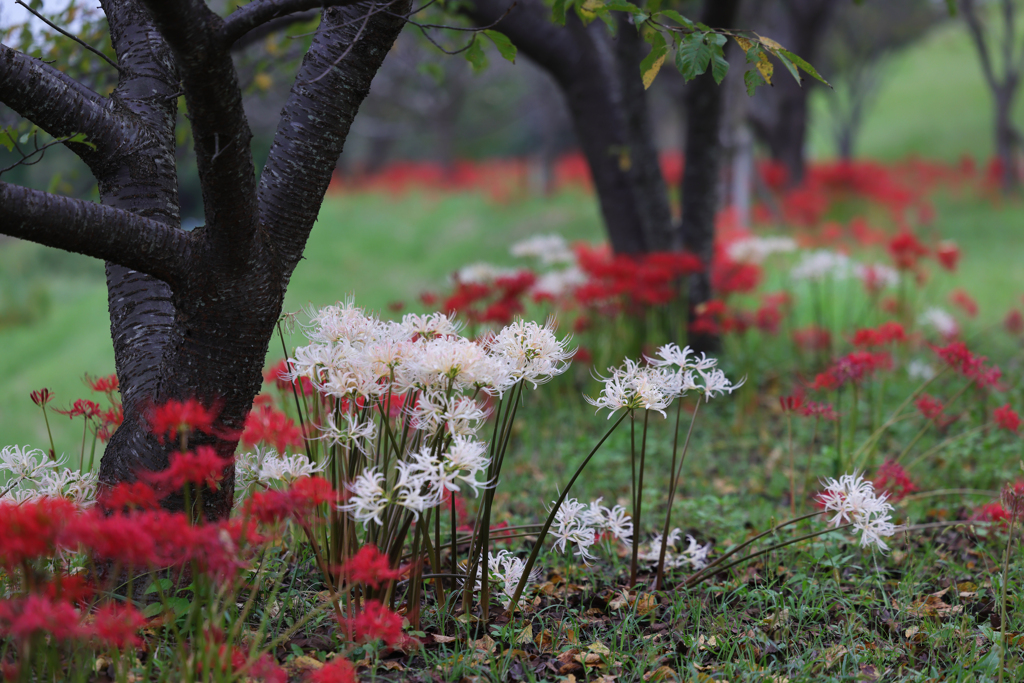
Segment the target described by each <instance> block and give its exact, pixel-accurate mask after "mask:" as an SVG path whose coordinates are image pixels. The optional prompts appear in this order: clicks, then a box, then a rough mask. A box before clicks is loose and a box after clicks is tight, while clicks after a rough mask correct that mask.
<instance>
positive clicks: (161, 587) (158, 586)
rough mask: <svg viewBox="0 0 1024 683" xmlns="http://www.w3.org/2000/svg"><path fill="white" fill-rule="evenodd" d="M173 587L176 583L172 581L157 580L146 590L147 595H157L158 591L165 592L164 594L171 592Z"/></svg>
mask: <svg viewBox="0 0 1024 683" xmlns="http://www.w3.org/2000/svg"><path fill="white" fill-rule="evenodd" d="M172 586H174V582H173V581H171V580H170V579H166V578H164V579H156V580H155V581H153V583H151V584H149V587H148V588H146V595H149V594H150V593H156V592H158V591H163V592H164V593H166V592H167V591H169V590H171V587H172Z"/></svg>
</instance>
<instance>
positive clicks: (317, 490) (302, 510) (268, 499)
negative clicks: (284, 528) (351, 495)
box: [245, 477, 343, 524]
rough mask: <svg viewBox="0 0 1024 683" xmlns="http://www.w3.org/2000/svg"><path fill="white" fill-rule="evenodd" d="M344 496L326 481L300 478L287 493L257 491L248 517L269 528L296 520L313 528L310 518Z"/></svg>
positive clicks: (338, 501)
mask: <svg viewBox="0 0 1024 683" xmlns="http://www.w3.org/2000/svg"><path fill="white" fill-rule="evenodd" d="M342 499H343V496H342V495H341V494H340V493H338V492H337V491H335V490H334V489H333V488H332V487H331V482H329V481H327V480H326V479H323V478H322V477H300V478H299V479H296V480H295V481H294V482H292V485H291V486H290V487H289V488H288V489H287V490H285V491H278V490H269V491H257V492H256V493H254V494H253V495H252V496H251V497H250V498H249V500H247V501H246V504H245V515H251V516H253V517H255V518H256V519H258V520H259V521H261V522H263V523H265V524H273V523H277V522H282V521H284V520H286V519H294V520H295V521H296V522H298V523H299V524H309V516H310V515H311V514H312V513H313V511H314V510H315V509H316V507H317V506H319V505H323V504H325V503H329V504H337V503H340V502H341V501H342Z"/></svg>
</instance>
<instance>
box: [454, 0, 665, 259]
mask: <svg viewBox="0 0 1024 683" xmlns="http://www.w3.org/2000/svg"><path fill="white" fill-rule="evenodd" d="M508 10H509V3H508V2H506V0H474V2H473V3H472V4H471V5H468V6H467V7H466V8H465V9H464V10H463V12H464V14H465V15H466V16H467V17H469V18H470V20H471V21H473V22H474V23H476V24H477V25H478V26H488V25H491V24H493V23H494V22H495V21H497V20H498V19H501V22H500V23H499V24H498V25H497V26H496V27H495V28H496V29H497V30H499V31H501V32H503V33H505V34H506V35H507V36H508V37H509V38H511V40H512V42H513V43H515V44H516V46H517V47H518V48H519V52H520V54H522V55H525V56H526V57H528V58H529V59H530V60H532V61H533V62H535V63H536V64H537V65H538V66H540V67H541V68H543V69H544V70H546V71H547V72H548V73H549V74H551V76H552V77H553V78H554V79H555V82H556V83H558V86H559V88H560V89H561V91H562V93H563V95H564V96H565V99H566V104H567V105H568V108H569V112H570V116H571V117H572V121H573V127H574V129H575V131H576V138H577V140H578V142H579V145H580V148H581V150H582V151H583V154H584V156H585V157H586V159H587V164H588V165H589V167H590V171H591V175H592V177H593V181H594V186H595V189H596V191H597V197H598V201H599V202H600V205H601V214H602V217H603V218H604V223H605V228H606V230H607V232H608V238H609V241H610V242H611V245H612V248H613V249H614V250H615V252H616V253H620V254H642V253H646V252H649V251H658V250H664V249H669V248H671V247H672V246H673V245H672V224H671V211H670V208H669V204H668V193H667V191H666V188H665V182H664V179H663V178H662V175H661V169H660V167H659V166H658V160H657V154H656V150H655V148H654V144H653V142H652V140H651V132H650V126H649V123H648V122H647V111H646V95H645V93H644V90H643V84H642V82H641V80H640V69H639V64H640V60H641V58H642V53H641V52H640V50H641V49H642V47H643V46H642V41H640V40H639V38H637V37H636V29H635V28H634V27H633V26H632V25H630V24H629V23H628V20H624V21H622V22H621V23H620V26H619V36H618V38H617V40H613V39H612V38H611V37H610V36H609V35H608V31H607V29H606V28H605V26H604V25H603V24H602V23H601V22H595V23H594V24H591V25H590V26H584V25H583V24H582V22H580V20H579V19H578V18H577V17H576V16H575V14H574V13H571V12H570V13H569V16H568V17H567V19H566V23H565V26H558V25H557V24H554V23H552V21H551V19H550V15H551V10H550V9H549V8H548V7H547V6H545V5H544V4H543V3H542V2H541V1H540V0H518V2H517V3H516V4H515V5H514V6H513V7H512V9H511V11H508ZM506 11H508V14H507V16H504V18H502V17H503V15H505V14H506Z"/></svg>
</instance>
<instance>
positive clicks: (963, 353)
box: [932, 341, 1003, 388]
mask: <svg viewBox="0 0 1024 683" xmlns="http://www.w3.org/2000/svg"><path fill="white" fill-rule="evenodd" d="M932 350H933V351H935V353H936V354H937V355H938V356H939V358H941V359H942V360H943V361H945V363H946V364H947V365H949V367H951V368H952V369H953V370H954V371H956V372H957V373H959V374H961V375H963V376H964V377H967V378H969V379H973V380H974V382H975V384H977V385H978V386H979V387H982V388H984V387H993V388H999V387H1000V386H1001V385H1000V383H999V379H1000V378H1001V377H1002V374H1003V373H1002V371H1001V370H1000V369H999V368H998V367H996V366H991V367H988V366H986V365H985V361H986V360H988V359H987V358H986V357H985V356H978V355H975V354H973V353H971V350H970V349H968V348H967V345H966V344H964V343H963V342H960V341H955V342H950V343H949V344H947V345H946V346H932Z"/></svg>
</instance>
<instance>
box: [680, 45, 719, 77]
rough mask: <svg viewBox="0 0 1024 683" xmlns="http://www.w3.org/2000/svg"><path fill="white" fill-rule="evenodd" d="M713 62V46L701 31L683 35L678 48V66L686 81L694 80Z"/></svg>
mask: <svg viewBox="0 0 1024 683" xmlns="http://www.w3.org/2000/svg"><path fill="white" fill-rule="evenodd" d="M710 62H711V46H710V45H708V44H707V43H705V42H704V36H703V35H702V34H700V33H691V34H690V35H688V36H683V37H682V38H681V39H680V41H679V48H678V49H677V50H676V68H677V69H679V73H681V74H682V75H683V80H684V81H689V80H693V79H694V78H696V77H697V76H700V75H701V74H702V73H704V72H705V71H707V70H708V64H709V63H710Z"/></svg>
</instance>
